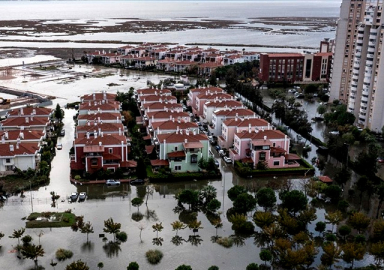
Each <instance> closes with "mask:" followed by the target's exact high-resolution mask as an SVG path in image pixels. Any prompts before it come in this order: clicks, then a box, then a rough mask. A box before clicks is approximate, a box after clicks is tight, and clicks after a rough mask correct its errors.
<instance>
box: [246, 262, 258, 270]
mask: <svg viewBox="0 0 384 270" xmlns="http://www.w3.org/2000/svg"><path fill="white" fill-rule="evenodd" d="M246 270H259V265H258V264H256V263H250V264H248V265H247V268H246Z"/></svg>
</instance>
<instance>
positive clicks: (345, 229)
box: [339, 225, 351, 240]
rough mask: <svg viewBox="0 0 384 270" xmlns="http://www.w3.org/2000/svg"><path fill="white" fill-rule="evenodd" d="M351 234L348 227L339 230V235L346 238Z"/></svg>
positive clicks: (344, 226) (343, 226) (341, 227)
mask: <svg viewBox="0 0 384 270" xmlns="http://www.w3.org/2000/svg"><path fill="white" fill-rule="evenodd" d="M350 233H351V228H350V227H349V226H348V225H342V226H340V228H339V234H340V235H341V236H342V237H343V238H344V240H345V237H346V236H347V235H349V234H350Z"/></svg>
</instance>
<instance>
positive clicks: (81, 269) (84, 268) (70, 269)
mask: <svg viewBox="0 0 384 270" xmlns="http://www.w3.org/2000/svg"><path fill="white" fill-rule="evenodd" d="M65 270H89V267H88V265H87V264H86V263H85V262H83V261H82V260H78V261H75V262H72V263H70V264H68V265H67V266H66V267H65Z"/></svg>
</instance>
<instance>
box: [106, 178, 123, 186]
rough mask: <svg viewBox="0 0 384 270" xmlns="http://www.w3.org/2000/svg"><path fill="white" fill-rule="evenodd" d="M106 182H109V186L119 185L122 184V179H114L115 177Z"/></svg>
mask: <svg viewBox="0 0 384 270" xmlns="http://www.w3.org/2000/svg"><path fill="white" fill-rule="evenodd" d="M105 184H107V186H119V185H120V181H119V180H114V179H108V180H107V181H106V182H105Z"/></svg>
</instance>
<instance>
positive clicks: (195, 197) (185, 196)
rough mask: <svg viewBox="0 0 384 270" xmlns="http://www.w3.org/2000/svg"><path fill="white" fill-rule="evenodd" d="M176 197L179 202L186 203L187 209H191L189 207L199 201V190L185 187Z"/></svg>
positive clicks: (194, 205)
mask: <svg viewBox="0 0 384 270" xmlns="http://www.w3.org/2000/svg"><path fill="white" fill-rule="evenodd" d="M177 198H178V203H179V204H182V203H186V204H188V206H189V209H191V207H192V208H193V207H196V206H197V203H198V202H199V192H198V191H195V190H191V189H185V190H183V191H182V192H181V193H180V194H179V195H178V196H177Z"/></svg>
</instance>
